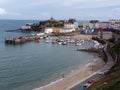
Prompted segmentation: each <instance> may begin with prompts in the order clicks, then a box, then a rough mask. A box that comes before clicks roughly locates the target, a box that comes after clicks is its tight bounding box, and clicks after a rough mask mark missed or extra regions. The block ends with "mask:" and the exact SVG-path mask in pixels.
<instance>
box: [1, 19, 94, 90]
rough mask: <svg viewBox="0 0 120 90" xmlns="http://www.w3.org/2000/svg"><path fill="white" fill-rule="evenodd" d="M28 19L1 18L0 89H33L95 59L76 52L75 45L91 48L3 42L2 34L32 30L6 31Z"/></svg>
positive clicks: (19, 33)
mask: <svg viewBox="0 0 120 90" xmlns="http://www.w3.org/2000/svg"><path fill="white" fill-rule="evenodd" d="M33 22H39V21H31V20H0V90H32V89H33V88H36V87H40V86H43V85H45V84H48V83H50V82H51V81H54V80H56V79H57V78H61V77H62V76H63V75H66V74H68V73H70V71H71V70H74V69H76V68H77V67H78V66H82V65H84V64H86V63H88V61H89V60H93V59H95V58H96V54H93V53H85V52H80V51H76V49H77V48H84V47H88V46H89V47H91V46H92V43H91V42H90V41H88V44H85V45H82V46H77V47H76V46H75V45H73V44H68V45H58V44H56V45H52V44H51V43H45V40H40V42H39V43H35V42H29V43H25V44H20V45H6V44H5V43H4V39H5V37H15V36H21V35H28V34H31V33H21V32H6V30H14V29H18V28H20V27H21V26H22V25H24V24H26V23H33Z"/></svg>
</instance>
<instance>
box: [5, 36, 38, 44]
mask: <svg viewBox="0 0 120 90" xmlns="http://www.w3.org/2000/svg"><path fill="white" fill-rule="evenodd" d="M36 40H39V37H38V36H37V35H30V36H19V37H14V38H11V37H7V38H5V43H6V44H22V43H25V42H29V41H36Z"/></svg>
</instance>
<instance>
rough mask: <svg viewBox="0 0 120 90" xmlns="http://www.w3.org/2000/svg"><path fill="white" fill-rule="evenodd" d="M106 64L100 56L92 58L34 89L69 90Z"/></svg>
mask: <svg viewBox="0 0 120 90" xmlns="http://www.w3.org/2000/svg"><path fill="white" fill-rule="evenodd" d="M104 64H105V62H104V61H103V60H102V59H101V58H99V57H98V58H97V60H92V61H91V62H89V63H87V64H86V65H85V66H83V67H82V68H81V67H79V68H78V69H76V70H72V71H71V73H69V74H68V75H65V76H63V78H60V79H57V80H55V81H53V82H51V83H49V84H47V85H45V86H42V87H39V88H34V89H33V90H69V89H70V88H72V87H74V86H76V85H77V84H79V83H80V82H82V81H84V80H85V79H87V78H89V77H90V76H92V75H94V74H96V73H97V71H98V70H99V69H100V68H101V67H103V66H104Z"/></svg>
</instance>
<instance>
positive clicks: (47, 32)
mask: <svg viewBox="0 0 120 90" xmlns="http://www.w3.org/2000/svg"><path fill="white" fill-rule="evenodd" d="M52 32H53V29H52V28H45V31H44V33H46V34H50V33H52Z"/></svg>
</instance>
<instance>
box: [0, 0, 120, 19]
mask: <svg viewBox="0 0 120 90" xmlns="http://www.w3.org/2000/svg"><path fill="white" fill-rule="evenodd" d="M50 17H53V18H55V19H62V20H63V19H69V18H75V19H78V20H91V19H97V20H108V19H120V0H0V19H19V20H21V19H22V20H24V19H25V20H29V19H30V20H45V19H49V18H50Z"/></svg>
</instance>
